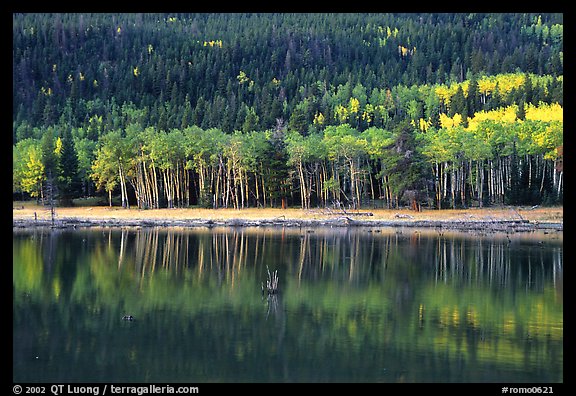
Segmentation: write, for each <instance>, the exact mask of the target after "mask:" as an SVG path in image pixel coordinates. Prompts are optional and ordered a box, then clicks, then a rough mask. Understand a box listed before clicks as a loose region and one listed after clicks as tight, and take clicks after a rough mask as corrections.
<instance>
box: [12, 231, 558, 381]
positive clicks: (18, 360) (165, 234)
mask: <svg viewBox="0 0 576 396" xmlns="http://www.w3.org/2000/svg"><path fill="white" fill-rule="evenodd" d="M543 238H544V236H543V235H535V234H530V235H526V236H522V235H515V236H513V238H512V240H511V241H510V242H509V239H510V238H506V236H505V235H504V236H502V235H493V236H491V237H487V236H486V237H479V236H477V235H468V234H460V233H454V234H447V233H439V232H427V231H423V230H422V231H415V230H366V229H348V230H330V229H314V230H299V229H250V228H238V229H234V228H231V229H194V230H179V229H152V228H151V229H146V228H145V229H91V230H77V231H59V232H55V231H54V232H50V231H47V230H35V231H14V237H13V252H14V255H13V285H14V324H13V326H14V345H13V350H14V362H13V363H14V381H39V382H42V381H44V382H57V381H77V382H98V381H104V382H110V381H122V382H154V381H156V382H191V381H195V382H201V381H209V382H215V381H216V382H221V381H224V382H241V381H257V382H269V381H273V382H280V381H294V382H300V381H306V382H308V381H312V382H323V381H330V382H333V381H347V382H348V381H362V382H398V381H407V382H502V381H506V382H562V380H563V371H562V366H563V349H562V348H563V312H562V305H563V304H562V276H563V275H562V268H563V262H562V239H561V234H560V235H548V236H546V237H545V238H546V239H545V240H543ZM267 266H268V267H269V268H271V269H278V273H279V278H280V290H281V292H280V294H279V295H278V296H270V297H268V298H266V296H263V295H262V294H261V292H260V289H261V284H262V282H265V279H266V267H267ZM125 314H131V315H133V316H134V317H135V318H136V320H135V321H134V322H126V321H122V320H121V318H122V316H123V315H125Z"/></svg>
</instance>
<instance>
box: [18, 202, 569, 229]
mask: <svg viewBox="0 0 576 396" xmlns="http://www.w3.org/2000/svg"><path fill="white" fill-rule="evenodd" d="M538 210H539V212H537V211H536V210H534V208H529V209H526V208H512V207H506V208H492V209H466V210H452V209H445V210H442V211H438V210H426V211H422V212H414V211H411V210H408V209H400V210H388V209H377V210H373V211H370V210H358V211H343V212H340V211H338V212H335V211H333V210H330V209H317V210H302V209H285V210H282V209H242V210H235V209H152V210H138V209H122V208H108V207H75V208H56V216H55V218H54V221H52V218H51V214H50V210H49V209H48V210H46V209H45V208H43V207H37V206H34V207H28V208H24V207H22V208H13V217H12V226H13V229H17V228H34V227H50V228H81V227H181V228H197V227H206V228H212V227H223V226H224V227H296V228H297V227H413V228H436V229H447V230H448V229H449V230H463V231H506V232H531V231H536V230H555V231H563V226H564V223H563V210H562V208H542V209H538Z"/></svg>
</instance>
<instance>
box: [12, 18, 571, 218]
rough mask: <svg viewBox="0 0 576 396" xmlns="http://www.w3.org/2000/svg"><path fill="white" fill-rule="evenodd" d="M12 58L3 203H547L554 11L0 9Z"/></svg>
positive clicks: (556, 140)
mask: <svg viewBox="0 0 576 396" xmlns="http://www.w3.org/2000/svg"><path fill="white" fill-rule="evenodd" d="M12 52H13V135H12V136H13V196H14V198H17V199H24V198H28V197H31V198H35V199H38V200H39V201H44V200H46V199H47V197H48V196H49V195H50V196H52V195H53V196H55V197H57V198H58V199H59V200H60V201H61V203H62V204H70V203H71V202H72V200H73V199H74V198H79V197H87V196H95V195H98V196H101V197H102V198H103V200H107V201H109V202H110V204H112V202H116V200H117V202H118V203H117V204H118V205H122V206H124V207H130V206H137V207H139V208H161V207H186V206H191V205H199V206H202V207H210V208H212V207H214V208H220V207H231V208H246V207H270V206H275V207H279V206H282V207H284V206H296V207H302V208H310V207H316V206H344V207H346V208H348V207H354V208H359V207H366V208H368V207H389V208H395V207H399V206H403V205H410V204H412V205H413V206H414V208H418V206H421V207H428V208H437V209H442V208H460V207H482V206H490V205H509V204H510V205H550V204H558V203H562V199H563V188H564V185H563V180H564V179H563V168H562V154H563V152H562V148H563V15H562V14H545V13H542V14H539V13H499V14H482V13H479V14H469V13H466V14H463V13H438V14H417V13H408V14H372V13H369V14H360V13H335V14H322V13H310V14H308V13H301V14H292V13H277V14H276V13H264V14H238V13H222V14H207V13H200V14H131V13H122V14H74V13H68V14H67V13H63V14H14V15H13V49H12ZM115 204H116V203H115Z"/></svg>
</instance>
